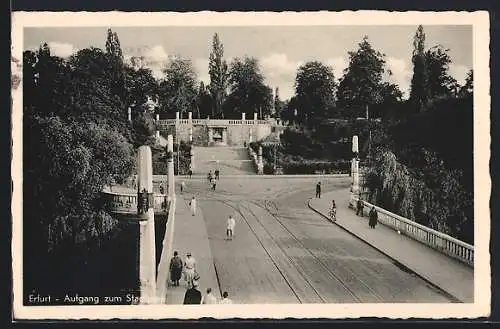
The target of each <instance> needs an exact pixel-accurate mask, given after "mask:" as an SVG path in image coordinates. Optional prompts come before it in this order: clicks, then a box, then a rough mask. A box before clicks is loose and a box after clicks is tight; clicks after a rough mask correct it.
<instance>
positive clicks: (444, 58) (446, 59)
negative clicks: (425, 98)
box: [425, 45, 458, 99]
mask: <svg viewBox="0 0 500 329" xmlns="http://www.w3.org/2000/svg"><path fill="white" fill-rule="evenodd" d="M448 51H449V49H445V48H444V47H442V46H441V45H438V46H434V47H432V48H430V49H429V50H427V51H426V52H425V61H426V63H427V75H428V80H427V88H428V90H429V94H430V95H429V96H430V98H431V99H436V98H448V97H453V96H455V95H456V94H457V89H458V83H457V80H455V78H453V77H452V76H451V75H450V74H449V66H450V64H451V63H452V60H451V57H450V55H449V54H448Z"/></svg>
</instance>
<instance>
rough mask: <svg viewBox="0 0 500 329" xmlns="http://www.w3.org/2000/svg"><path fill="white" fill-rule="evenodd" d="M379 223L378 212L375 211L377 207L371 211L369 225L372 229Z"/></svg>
mask: <svg viewBox="0 0 500 329" xmlns="http://www.w3.org/2000/svg"><path fill="white" fill-rule="evenodd" d="M377 222H378V214H377V210H375V207H372V209H371V210H370V215H369V219H368V224H369V225H370V227H371V228H375V226H376V225H377Z"/></svg>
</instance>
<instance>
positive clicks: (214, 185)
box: [212, 177, 217, 191]
mask: <svg viewBox="0 0 500 329" xmlns="http://www.w3.org/2000/svg"><path fill="white" fill-rule="evenodd" d="M216 187H217V179H216V178H215V177H213V178H212V191H215V188H216Z"/></svg>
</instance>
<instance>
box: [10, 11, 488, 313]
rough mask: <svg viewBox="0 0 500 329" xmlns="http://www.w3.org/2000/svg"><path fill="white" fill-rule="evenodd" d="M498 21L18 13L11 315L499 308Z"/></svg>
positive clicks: (483, 17) (470, 16)
mask: <svg viewBox="0 0 500 329" xmlns="http://www.w3.org/2000/svg"><path fill="white" fill-rule="evenodd" d="M489 38H490V37H489V21H488V14H487V13H486V12H469V13H467V12H460V13H458V12H441V13H439V12H436V13H433V12H427V13H423V12H422V13H419V12H406V13H398V12H377V11H360V12H326V11H325V12H316V13H305V12H304V13H300V12H296V13H286V12H283V13H271V12H270V13H264V12H262V13H259V12H255V13H235V12H227V13H211V12H198V13H150V14H148V13H120V12H107V13H90V12H89V13H85V12H82V13H68V12H66V13H63V12H61V13H50V12H45V13H42V12H39V13H37V12H17V13H16V12H15V13H13V30H12V59H11V70H12V99H13V110H12V122H13V129H12V139H13V160H12V175H13V176H12V179H13V198H12V214H13V220H12V222H13V240H12V257H13V268H12V270H13V281H14V285H13V296H14V308H13V311H14V318H20V319H80V318H87V319H113V318H122V319H193V318H201V317H211V318H234V317H238V318H284V317H289V318H359V317H384V318H411V317H415V318H468V317H469V318H473V317H479V316H487V315H488V314H489V309H490V300H491V290H490V254H489V242H490V210H489V200H490V190H491V182H490V175H489V161H490V153H489V152H490V151H489V149H490V134H489V129H490V124H489V116H490V98H489V97H490V96H489V89H490V81H489V49H488V47H489V42H490V39H489ZM192 304H195V306H193V305H192ZM209 304H210V305H209ZM222 304H225V305H222ZM186 305H189V306H186ZM196 305H197V306H196Z"/></svg>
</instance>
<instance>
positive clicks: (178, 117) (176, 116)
mask: <svg viewBox="0 0 500 329" xmlns="http://www.w3.org/2000/svg"><path fill="white" fill-rule="evenodd" d="M175 120H177V121H179V120H180V115H179V112H175Z"/></svg>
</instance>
